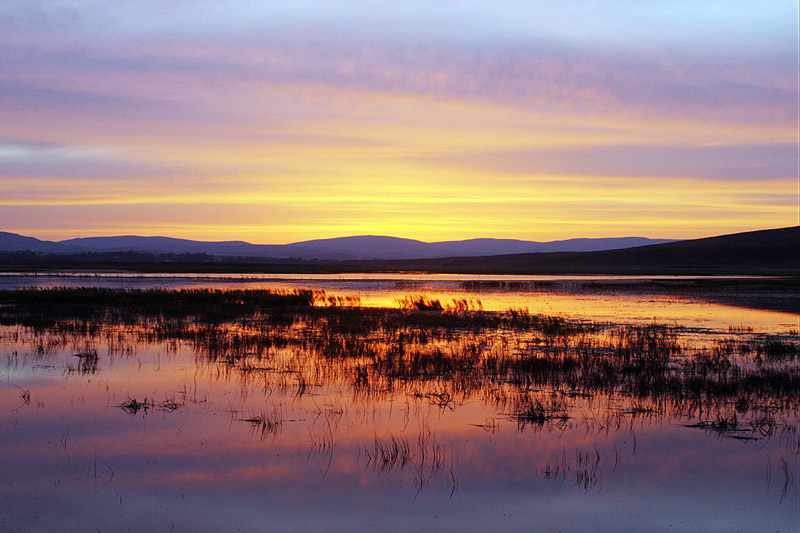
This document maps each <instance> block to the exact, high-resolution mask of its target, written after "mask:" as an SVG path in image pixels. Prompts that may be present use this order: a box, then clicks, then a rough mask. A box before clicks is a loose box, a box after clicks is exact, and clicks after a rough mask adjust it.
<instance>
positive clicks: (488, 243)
mask: <svg viewBox="0 0 800 533" xmlns="http://www.w3.org/2000/svg"><path fill="white" fill-rule="evenodd" d="M663 242H672V241H669V240H666V239H647V238H644V237H620V238H606V239H568V240H563V241H550V242H537V241H521V240H515V239H470V240H465V241H444V242H423V241H417V240H413V239H401V238H397V237H385V236H376V235H362V236H356V237H339V238H334V239H317V240H311V241H303V242H297V243H292V244H282V245H270V244H251V243H248V242H244V241H219V242H209V241H193V240H188V239H174V238H170V237H140V236H136V235H123V236H116V237H88V238H80V239H68V240H64V241H59V242H52V241H43V240H39V239H35V238H33V237H24V236H22V235H17V234H15V233H8V232H0V252H25V251H31V252H37V253H44V254H75V253H106V252H127V251H131V252H142V253H151V254H208V255H211V256H214V257H220V258H233V257H255V258H262V259H284V258H296V259H302V260H326V261H345V260H363V259H368V260H369V259H404V260H408V259H421V258H441V257H452V256H462V257H476V256H484V255H501V254H517V253H525V252H558V251H571V252H583V251H593V250H611V249H620V248H628V247H632V246H641V245H643V244H656V243H663Z"/></svg>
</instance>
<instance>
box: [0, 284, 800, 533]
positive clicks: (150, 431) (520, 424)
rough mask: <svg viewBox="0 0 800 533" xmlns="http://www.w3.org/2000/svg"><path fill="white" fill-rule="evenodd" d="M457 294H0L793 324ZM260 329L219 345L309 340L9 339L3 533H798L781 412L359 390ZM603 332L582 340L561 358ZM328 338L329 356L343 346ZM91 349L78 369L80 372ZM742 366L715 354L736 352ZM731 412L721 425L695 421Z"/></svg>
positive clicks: (325, 362) (596, 300)
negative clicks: (537, 411)
mask: <svg viewBox="0 0 800 533" xmlns="http://www.w3.org/2000/svg"><path fill="white" fill-rule="evenodd" d="M494 279H495V280H496V281H509V280H508V279H506V278H504V279H502V280H500V279H498V278H494ZM470 280H472V277H471V278H470V279H467V280H465V279H461V278H452V277H451V278H443V277H439V276H437V277H435V278H433V279H431V277H424V276H423V277H420V276H416V277H411V276H409V277H404V278H403V279H397V278H396V277H395V278H391V279H386V278H367V279H364V278H359V279H342V278H340V277H331V276H325V277H320V278H309V277H302V278H301V279H275V278H274V277H271V278H270V279H263V280H262V279H259V280H242V279H226V280H219V279H209V278H208V277H203V278H197V277H175V276H167V277H162V276H157V277H156V276H141V277H129V276H126V277H96V278H86V277H53V278H44V277H38V278H35V279H33V278H17V277H7V278H5V279H3V280H2V283H3V285H4V286H5V287H7V288H20V287H23V286H65V285H74V286H87V285H93V286H98V285H99V286H113V287H128V288H130V287H134V288H149V287H168V288H198V287H205V288H208V287H212V288H279V289H290V288H311V289H314V290H325V291H326V293H328V294H333V295H340V296H351V297H358V298H360V301H361V303H362V305H365V306H373V307H375V306H397V300H398V298H401V297H404V296H407V295H409V294H424V295H426V296H428V297H431V298H441V299H443V300H446V301H451V300H454V299H467V300H470V301H476V300H480V302H481V304H482V307H483V309H485V310H489V311H496V310H505V309H508V308H517V309H520V308H527V309H529V310H530V312H531V313H543V314H548V315H561V316H565V317H571V318H577V319H579V320H581V321H584V322H589V321H599V322H609V321H612V322H614V323H615V324H645V325H646V324H652V323H653V321H656V322H662V323H669V324H673V325H684V326H688V327H687V328H679V329H677V330H676V333H675V335H676V337H675V341H676V342H678V343H681V344H682V345H683V346H684V349H683V352H682V353H683V354H695V353H696V352H697V350H701V351H702V350H705V349H708V350H711V348H713V347H715V346H716V347H719V346H722V345H723V344H724V343H728V344H730V345H735V344H736V343H740V344H741V343H749V342H752V343H757V342H760V341H759V339H761V337H760V336H762V335H767V334H769V335H780V336H781V338H782V339H784V341H785V342H789V343H797V342H798V338H797V333H796V331H793V330H796V329H797V315H793V314H788V313H776V312H769V311H756V310H750V309H744V308H735V307H728V306H723V305H718V304H710V303H708V302H704V301H699V300H696V301H693V300H691V299H685V298H680V299H677V298H670V297H668V296H664V295H642V294H636V295H619V294H609V295H597V294H593V295H579V294H578V295H575V294H566V293H563V292H561V293H550V294H548V293H547V292H546V291H542V290H531V289H530V287H523V289H521V290H514V289H513V288H512V289H508V288H507V287H506V288H504V289H503V290H493V291H487V290H483V289H481V290H477V289H474V288H473V289H469V288H468V287H469V286H468V285H467V286H465V285H464V283H463V282H464V281H470ZM511 281H531V280H527V279H521V280H520V279H513V280H511ZM533 281H536V280H533ZM465 287H467V288H465ZM301 322H302V321H301ZM259 327H260V328H261V329H260V330H259V329H258V328H257V327H256V326H254V325H249V326H248V325H241V324H240V325H230V328H231V329H230V330H229V331H228V332H227V334H230V335H237V334H239V335H242V336H244V335H246V334H256V335H262V336H264V335H274V336H275V339H278V338H279V337H281V336H283V337H281V338H284V337H285V338H289V339H290V338H292V337H294V338H313V339H316V340H315V341H314V342H307V343H305V344H292V343H283V344H281V343H280V342H277V341H276V342H275V343H273V344H272V345H262V344H258V345H254V346H248V347H247V348H246V349H242V348H237V347H235V346H234V347H231V346H233V345H230V344H226V345H224V346H222V347H220V346H219V345H213V346H212V344H209V342H207V341H198V340H194V341H188V340H186V339H182V340H181V339H174V338H173V339H169V338H164V336H161V337H159V336H158V335H155V334H153V331H154V330H153V328H152V327H150V328H149V329H148V326H147V325H145V326H141V325H139V326H121V325H112V324H109V325H104V326H102V327H100V328H99V329H98V330H95V331H75V330H72V331H67V330H63V329H62V330H60V331H56V330H46V331H34V330H32V329H30V328H25V327H21V326H16V325H9V326H4V327H3V328H2V330H1V331H0V335H2V337H0V361H1V362H2V368H3V375H2V382H1V383H0V456H2V457H3V460H2V462H0V480H2V481H1V482H2V489H0V502H2V504H0V529H3V530H11V531H14V530H37V529H39V530H64V531H79V530H87V529H99V530H101V531H107V530H131V531H144V530H152V531H156V530H167V531H168V530H173V529H174V530H176V531H203V530H207V531H222V530H233V531H260V530H289V531H295V530H343V531H363V530H372V529H377V530H396V531H401V530H402V531H407V530H417V531H429V530H459V531H486V530H507V531H518V530H535V531H797V530H798V526H799V525H800V523H799V522H798V520H800V511H799V510H798V505H800V500H799V498H800V493H799V492H798V476H800V472H799V470H800V468H799V467H798V457H800V455H798V438H797V424H798V412H797V401H796V399H787V398H783V399H782V398H780V397H779V396H778V397H773V398H769V399H768V400H769V402H767V403H769V406H767V407H764V406H761V407H758V408H756V407H752V406H748V405H744V406H742V405H741V404H737V406H738V407H734V405H733V403H734V400H735V399H734V398H731V399H724V400H721V401H718V402H708V403H703V402H699V403H697V404H693V403H692V402H688V401H684V400H681V399H676V397H675V396H674V395H663V396H658V395H657V396H655V397H652V398H650V399H647V398H645V397H637V396H631V395H629V394H624V393H619V392H618V391H617V392H613V391H612V392H610V391H609V390H606V389H603V388H602V387H600V386H598V387H597V388H591V387H590V388H584V389H581V391H578V390H577V389H576V388H575V387H572V386H571V385H569V384H564V383H559V384H553V383H549V384H548V383H540V382H535V380H534V381H528V382H526V383H527V384H526V385H521V383H522V382H521V381H519V380H517V381H513V380H505V381H504V380H501V379H497V378H496V377H494V378H492V379H482V378H481V377H480V376H476V375H474V374H458V372H451V373H447V372H445V373H439V374H426V373H424V372H423V373H421V372H417V373H406V374H401V373H399V372H398V371H397V370H396V369H395V370H394V373H393V374H389V373H387V372H384V373H382V374H381V373H380V372H378V371H377V370H374V367H369V368H370V370H369V372H370V374H369V376H366V370H365V369H366V368H367V366H366V363H365V361H366V360H369V357H368V356H364V357H355V356H353V357H350V356H348V357H342V356H336V357H334V356H332V355H331V353H332V352H331V351H330V349H331V346H330V345H329V344H324V343H325V342H327V341H330V338H327V339H319V338H317V337H315V335H316V334H315V333H308V331H307V330H308V328H310V326H308V325H303V324H302V323H298V322H295V323H293V324H292V325H289V326H287V325H275V326H269V327H270V328H274V331H279V332H280V333H279V334H278V333H270V331H273V330H264V326H263V325H262V326H259ZM322 334H324V335H327V336H328V337H333V336H336V337H337V338H338V336H339V335H340V332H338V330H337V333H336V334H335V335H333V334H330V332H329V331H327V330H326V331H323V332H322ZM404 334H405V335H407V336H408V338H409V339H412V340H407V341H405V342H406V349H407V350H408V352H409V353H413V351H414V350H418V351H419V352H420V353H422V352H424V353H432V351H433V352H435V350H437V349H438V350H441V351H442V352H443V353H446V354H451V355H452V354H461V353H468V352H469V353H471V351H472V352H477V353H478V354H479V356H480V357H491V356H497V355H498V354H501V355H502V354H509V355H513V354H516V353H520V352H521V351H525V350H533V348H530V346H532V344H531V343H534V342H538V343H540V344H541V343H542V342H544V341H541V339H540V338H538V337H536V335H534V334H532V333H530V332H526V331H522V330H514V329H510V328H498V329H497V330H491V331H481V332H479V333H478V332H476V331H469V330H459V331H457V332H455V333H452V332H450V333H448V332H438V333H435V334H434V333H431V338H424V337H422V336H421V335H420V334H419V332H415V331H414V330H413V328H412V329H408V330H404ZM368 335H373V333H369V334H368ZM376 335H377V336H373V337H370V338H369V340H368V342H367V344H366V345H368V346H369V347H371V348H370V349H373V350H377V351H379V352H380V353H381V354H383V356H386V354H387V353H390V352H391V351H392V350H393V349H394V347H395V346H400V344H401V343H398V342H397V339H396V338H394V337H393V335H394V334H386V333H385V332H382V333H378V334H376ZM415 335H416V336H415ZM537 335H538V334H537ZM592 335H594V336H592ZM608 335H609V334H608V332H607V330H603V331H600V332H599V333H596V334H595V333H591V334H583V333H582V334H580V335H579V336H576V337H574V338H572V340H570V341H569V343H571V344H569V345H570V346H575V345H577V344H580V342H583V343H587V342H589V340H588V339H595V338H596V339H600V341H597V342H601V341H602V340H603V339H606V338H607V336H608ZM434 337H435V338H434ZM225 338H226V339H228V340H230V339H231V337H230V336H228V337H225ZM347 339H348V337H346V335H344V336H343V337H342V339H341V342H342V343H343V344H342V346H345V347H346V346H350V345H348V344H347V342H348V341H347ZM362 341H363V339H361V338H359V342H355V341H354V343H353V344H351V345H352V346H362V345H365V344H364V342H362ZM549 342H550V341H546V342H544V345H545V346H546V347H547V346H549ZM554 342H555V344H558V342H561V341H554ZM564 342H566V341H564ZM592 342H594V341H592ZM321 343H322V344H321ZM359 343H361V344H359ZM426 343H427V344H426ZM323 345H324V349H323V348H321V346H323ZM537 346H538V345H537ZM353 349H355V348H353ZM536 349H539V348H536ZM542 349H544V348H542ZM547 349H548V350H549V349H551V348H547ZM552 349H555V348H552ZM325 350H328V351H325ZM86 353H96V354H97V359H96V360H94V359H91V358H88V359H87V358H85V357H78V355H79V354H86ZM531 353H532V352H531ZM709 353H710V352H709ZM737 354H738V352H736V350H734V353H733V354H732V355H731V358H732V359H735V358H736V357H744V356H743V355H741V354H738V355H737ZM751 363H752V361H750V362H747V363H746V364H751ZM790 363H791V362H790ZM743 364H744V363H743ZM775 364H776V365H778V364H783V363H775ZM787 364H789V363H787ZM792 364H793V363H792ZM576 391H577V392H576ZM587 391H588V392H587ZM523 397H525V398H534V399H536V401H538V400H539V399H542V401H544V402H545V403H547V402H550V403H549V404H548V405H550V404H552V405H557V406H558V407H557V411H558V414H557V416H553V417H540V418H538V419H537V418H530V417H529V418H525V417H522V416H520V415H519V409H518V405H517V404H515V403H514V402H515V401H518V400H517V399H519V398H523ZM132 400H135V402H132ZM741 401H742V400H740V402H741ZM747 401H748V402H751V403H752V405H755V404H756V403H758V399H754V398H748V399H747ZM515 405H516V407H515ZM698 406H701V407H698ZM515 409H516V410H515ZM704 409H705V410H704ZM737 409H738V411H737ZM737 412H738V415H737V416H738V417H739V419H738V426H735V425H731V424H728V426H722V425H720V424H716V425H712V424H709V421H711V422H713V421H717V422H719V421H720V420H722V419H724V420H730V418H727V417H730V416H731V413H737ZM764 417H768V418H769V420H768V421H767V422H764V421H763V420H762V418H764ZM760 420H761V421H760ZM700 422H705V425H702V424H699V425H700V426H701V427H697V426H698V423H700ZM748 424H749V425H748ZM690 426H695V427H690Z"/></svg>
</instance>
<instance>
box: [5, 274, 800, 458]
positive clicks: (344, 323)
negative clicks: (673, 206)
mask: <svg viewBox="0 0 800 533" xmlns="http://www.w3.org/2000/svg"><path fill="white" fill-rule="evenodd" d="M315 301H316V302H322V301H324V305H314V302H315ZM405 301H406V304H404V305H402V306H401V308H398V309H390V308H378V309H374V308H361V307H357V306H354V305H352V304H353V302H352V301H349V300H348V301H344V300H342V301H340V300H336V299H330V298H327V297H326V296H325V295H324V294H320V293H317V294H314V293H310V292H308V291H294V292H291V293H275V292H271V291H157V290H151V291H117V290H107V289H48V290H33V291H0V322H2V323H3V324H6V325H11V326H13V327H16V328H17V329H16V330H14V331H16V333H15V334H16V335H17V336H18V337H20V336H26V335H28V336H29V337H30V344H31V346H33V347H34V348H33V351H34V352H35V353H36V354H38V355H37V357H40V358H46V357H47V356H48V355H47V354H48V353H54V352H57V351H58V350H61V349H65V348H66V347H68V346H73V345H76V344H80V343H84V344H86V345H91V343H92V342H95V340H96V339H99V338H103V339H105V341H106V344H107V345H108V346H109V347H110V348H109V349H110V350H112V351H113V350H116V351H119V352H124V351H125V350H126V349H128V350H129V349H130V347H131V346H135V345H137V344H138V343H166V344H167V345H170V344H171V345H173V346H175V347H177V346H178V345H187V346H190V347H191V348H192V349H193V350H194V352H195V353H196V360H197V363H198V364H200V365H210V366H212V367H213V368H216V369H218V373H219V375H220V376H230V375H234V374H235V375H237V376H238V377H239V379H240V380H241V381H242V383H247V382H248V381H250V380H253V379H258V380H260V381H262V382H263V383H264V386H265V387H266V386H269V387H274V388H276V389H278V390H284V391H289V390H291V391H293V394H294V396H295V398H296V399H297V400H299V399H301V398H303V397H304V396H306V395H309V394H311V395H312V396H313V394H315V391H316V390H317V389H318V387H319V386H320V385H321V384H324V383H336V384H338V385H339V386H341V387H342V388H343V390H349V391H350V393H351V394H352V395H353V398H354V399H357V400H358V401H365V402H366V401H370V400H371V399H376V400H378V399H387V398H389V399H393V398H400V399H408V400H409V401H418V402H426V403H428V404H429V405H431V406H434V407H438V408H440V409H451V410H452V409H454V408H456V407H457V406H458V405H460V404H462V403H464V402H466V401H468V400H470V399H479V400H481V401H484V402H485V403H487V404H489V405H493V406H495V407H496V408H497V409H498V410H499V411H500V412H502V413H505V414H506V416H507V417H508V418H509V419H511V420H513V421H516V422H517V425H518V428H519V429H520V430H524V429H525V428H534V429H535V428H541V427H543V426H545V425H549V424H555V425H565V424H569V423H571V420H572V419H573V418H574V412H575V411H576V410H579V409H581V408H583V407H586V406H589V405H591V406H594V407H595V408H606V409H607V411H608V412H610V413H612V414H613V416H616V417H618V418H626V417H627V418H636V417H652V416H664V414H665V413H671V414H672V415H674V416H678V417H680V418H682V419H686V420H687V422H686V423H687V424H694V426H692V427H698V428H700V429H705V430H709V431H714V432H716V433H717V434H720V435H724V436H735V435H740V434H741V432H740V431H739V430H740V429H742V428H743V427H744V426H743V424H750V426H752V425H753V424H755V426H754V427H751V428H750V429H748V430H747V431H748V432H749V433H751V434H753V435H756V434H760V433H762V432H764V431H766V432H767V434H768V435H769V434H772V433H774V432H775V428H777V427H780V426H781V423H780V422H778V421H775V423H767V422H765V421H764V420H769V419H768V418H765V417H766V416H771V417H773V418H774V417H775V415H776V414H779V413H784V414H786V415H787V416H789V417H792V416H794V417H795V418H796V415H797V413H798V410H800V371H799V370H800V369H798V357H797V355H798V352H800V339H798V338H797V337H796V336H792V335H764V334H757V333H753V332H752V331H750V330H748V329H747V328H744V327H737V328H736V329H735V331H734V330H729V331H724V332H718V334H717V335H716V337H713V339H714V340H713V341H712V342H711V343H710V344H698V343H697V342H696V341H691V340H689V339H688V337H685V336H683V333H684V330H683V328H681V327H680V326H677V325H665V324H638V325H637V324H609V323H595V322H588V321H580V320H572V319H569V318H566V317H560V316H545V315H534V314H530V313H529V312H528V311H527V310H525V309H511V310H508V311H505V312H487V311H483V310H482V309H480V307H479V305H478V304H476V303H469V302H459V301H455V303H454V304H452V305H448V304H444V303H442V302H441V301H438V300H430V299H428V298H426V297H418V296H412V297H408V298H407V299H405ZM340 304H342V305H340ZM20 328H21V329H20ZM92 350H93V349H92V348H87V349H86V350H83V351H81V352H79V353H77V354H74V355H75V356H76V357H78V359H79V362H80V365H83V366H84V367H85V368H84V370H85V371H86V373H91V372H94V371H96V369H97V361H98V360H99V359H100V358H99V356H98V355H97V352H96V351H92ZM120 407H122V408H123V409H124V410H125V411H126V412H129V413H131V414H136V413H137V412H145V413H146V412H147V411H148V410H150V409H154V408H159V409H163V410H167V409H165V406H164V405H163V404H156V403H154V402H152V401H151V400H148V399H145V400H143V401H138V400H136V399H134V398H132V399H129V401H128V402H126V403H125V404H123V405H122V406H120ZM708 413H718V415H717V416H718V418H714V419H708V418H707V414H708ZM274 415H275V413H273V412H265V413H261V414H259V415H256V416H254V417H251V418H250V419H248V420H247V421H250V423H251V424H254V425H255V426H256V427H257V428H260V429H259V431H261V432H263V433H266V434H274V432H275V431H276V430H277V429H279V428H280V424H279V423H278V421H279V420H280V417H276V416H274ZM704 417H705V418H704ZM745 420H747V421H748V422H742V421H745ZM757 420H762V422H757ZM733 421H736V424H735V425H734V424H733ZM753 421H756V422H753ZM784 425H785V424H784ZM748 427H749V426H748ZM770 428H772V429H770ZM385 449H386V450H388V451H389V452H391V453H390V454H389V456H387V457H389V458H391V457H394V456H395V455H396V461H395V460H386V461H384V459H383V458H384V447H383V446H381V447H378V448H376V449H373V450H372V451H371V454H372V455H371V456H370V457H374V459H372V463H373V464H388V465H392V464H396V463H397V461H399V463H402V462H403V459H402V457H403V456H404V455H407V454H405V453H404V450H405V446H404V445H402V443H388V444H386V446H385ZM394 451H396V452H397V453H396V454H394ZM399 463H397V464H399Z"/></svg>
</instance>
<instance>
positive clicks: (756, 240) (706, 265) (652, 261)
mask: <svg viewBox="0 0 800 533" xmlns="http://www.w3.org/2000/svg"><path fill="white" fill-rule="evenodd" d="M371 267H372V269H373V270H419V271H430V272H451V273H458V272H470V273H494V274H500V273H509V274H510V273H518V274H556V273H558V274H603V273H611V274H626V273H628V274H638V273H641V274H695V275H701V274H782V275H794V276H798V275H800V226H794V227H790V228H780V229H771V230H761V231H750V232H746V233H735V234H731V235H722V236H718V237H708V238H704V239H693V240H686V241H677V242H670V243H665V244H656V245H648V246H639V247H635V248H625V249H617V250H604V251H595V252H582V253H576V252H555V253H523V254H513V255H496V256H484V257H451V258H443V259H420V260H414V261H384V262H372V263H371Z"/></svg>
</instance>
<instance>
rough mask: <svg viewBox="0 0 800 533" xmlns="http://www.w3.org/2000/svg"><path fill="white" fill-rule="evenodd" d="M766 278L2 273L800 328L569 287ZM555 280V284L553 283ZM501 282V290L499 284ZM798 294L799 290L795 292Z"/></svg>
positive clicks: (7, 281)
mask: <svg viewBox="0 0 800 533" xmlns="http://www.w3.org/2000/svg"><path fill="white" fill-rule="evenodd" d="M707 279H714V280H725V279H728V280H746V279H753V280H757V279H764V278H747V277H741V276H727V277H726V276H714V277H711V276H706V277H703V276H599V275H598V276H510V275H509V276H494V275H458V274H202V275H196V274H131V273H83V272H62V273H55V274H18V273H0V289H3V288H4V289H22V288H35V287H41V288H44V287H111V288H127V289H152V288H167V289H176V290H177V289H221V290H225V289H272V290H294V289H309V290H315V291H317V290H319V291H325V292H326V293H328V294H334V295H339V296H345V297H350V298H357V299H358V300H359V302H360V305H363V306H367V307H397V305H398V303H397V302H398V300H399V299H402V298H404V297H406V296H408V295H410V294H422V295H425V296H427V297H429V298H434V299H440V300H442V301H443V302H451V301H453V300H454V299H466V300H469V301H471V302H479V303H480V305H481V307H482V308H483V309H485V310H487V311H504V310H506V309H510V308H516V309H528V310H529V311H530V312H531V313H540V314H547V315H559V316H568V317H572V318H583V319H586V320H595V321H596V320H607V321H612V322H618V321H624V322H679V323H681V324H683V325H686V326H692V327H699V328H714V329H724V328H727V327H728V326H730V325H733V326H743V325H744V326H747V327H753V328H757V329H758V330H760V331H777V330H781V331H782V330H786V329H797V328H798V316H799V315H798V314H797V313H786V312H776V311H764V310H761V309H750V308H747V307H741V306H731V305H722V304H720V303H715V302H713V301H709V300H708V299H704V298H703V297H702V294H697V295H695V296H694V297H692V296H686V295H681V296H676V295H674V294H664V293H661V292H659V291H657V290H652V291H648V290H646V289H645V291H644V292H640V291H637V292H636V293H626V292H625V291H617V290H609V291H608V292H606V293H603V292H600V293H597V292H592V293H590V294H586V293H583V292H581V291H575V290H571V287H572V286H573V285H577V284H580V283H582V282H592V283H603V282H607V283H608V284H609V286H611V287H613V284H614V283H618V282H634V283H639V284H641V285H642V286H643V287H647V286H648V284H649V282H651V281H679V280H707ZM554 282H555V283H554ZM498 285H499V287H498ZM795 297H798V295H795Z"/></svg>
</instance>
